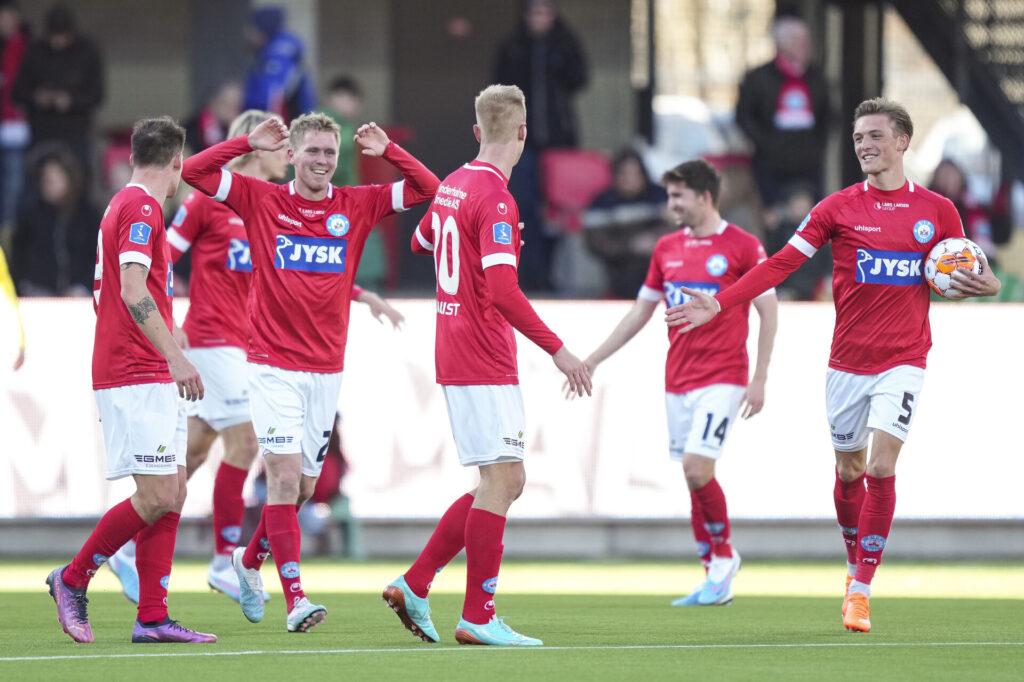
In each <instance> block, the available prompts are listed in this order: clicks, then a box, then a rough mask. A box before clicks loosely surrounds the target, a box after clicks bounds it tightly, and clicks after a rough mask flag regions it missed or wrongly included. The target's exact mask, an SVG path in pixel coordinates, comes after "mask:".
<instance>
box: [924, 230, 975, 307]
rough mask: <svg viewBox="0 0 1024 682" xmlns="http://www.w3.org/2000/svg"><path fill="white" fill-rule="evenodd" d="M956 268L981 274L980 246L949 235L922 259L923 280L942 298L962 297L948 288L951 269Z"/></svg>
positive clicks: (963, 238) (950, 279) (968, 240)
mask: <svg viewBox="0 0 1024 682" xmlns="http://www.w3.org/2000/svg"><path fill="white" fill-rule="evenodd" d="M957 268H963V269H964V270H971V271H973V272H975V273H977V274H981V268H982V253H981V247H979V246H978V245H977V244H975V243H974V242H972V241H971V240H970V239H967V238H966V237H950V238H949V239H943V240H942V241H941V242H939V243H938V244H936V245H935V246H933V247H932V250H931V251H929V252H928V255H927V256H925V259H924V281H925V282H927V283H928V286H929V287H931V289H932V291H934V292H935V293H937V294H938V295H939V296H942V297H943V298H949V299H960V298H964V296H963V294H961V293H960V292H959V291H957V290H956V289H952V288H950V286H949V285H950V283H951V282H952V275H953V271H954V270H956V269H957Z"/></svg>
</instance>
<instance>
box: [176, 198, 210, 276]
mask: <svg viewBox="0 0 1024 682" xmlns="http://www.w3.org/2000/svg"><path fill="white" fill-rule="evenodd" d="M200 196H202V195H201V194H199V193H198V192H192V193H191V194H189V195H188V196H187V197H185V201H183V202H181V206H179V207H178V211H177V212H176V213H175V214H174V218H173V219H172V220H171V224H170V225H169V226H168V227H167V244H168V245H169V246H170V247H171V262H173V263H177V262H178V259H179V258H181V257H182V255H184V253H185V252H186V251H188V250H189V249H190V248H192V244H193V243H194V242H195V240H196V237H197V236H198V235H199V230H200V229H202V226H203V224H204V222H205V221H204V220H203V217H202V212H203V210H202V209H203V207H202V205H201V204H200V200H199V197H200Z"/></svg>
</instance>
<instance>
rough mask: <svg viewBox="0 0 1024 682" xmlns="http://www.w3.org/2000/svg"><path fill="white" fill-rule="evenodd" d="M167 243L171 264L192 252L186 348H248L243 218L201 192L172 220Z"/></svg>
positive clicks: (247, 263) (247, 270)
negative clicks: (187, 345)
mask: <svg viewBox="0 0 1024 682" xmlns="http://www.w3.org/2000/svg"><path fill="white" fill-rule="evenodd" d="M167 241H168V243H169V244H170V246H171V259H172V260H173V261H174V262H177V261H178V258H180V257H181V256H182V255H183V254H184V253H185V252H186V251H188V250H189V249H191V250H192V277H191V279H190V281H189V298H190V304H189V308H188V314H187V315H186V316H185V324H184V325H182V328H183V329H184V330H185V333H186V334H187V335H188V342H189V345H191V346H193V347H196V348H210V347H214V346H235V347H237V348H242V349H244V348H246V347H247V345H248V340H249V316H248V312H247V310H246V299H247V298H248V296H249V283H250V281H251V280H252V259H251V258H250V256H249V237H248V235H247V234H246V232H245V224H244V223H243V222H242V219H241V218H239V217H238V214H236V213H235V212H234V211H232V210H231V209H230V208H228V207H227V206H225V205H224V204H221V203H218V202H216V201H214V200H213V199H211V198H209V197H208V196H206V195H205V194H203V193H202V192H192V193H191V194H189V195H188V196H187V197H185V201H184V202H183V203H182V204H181V206H180V207H179V208H178V212H177V213H176V214H175V215H174V220H172V221H171V226H170V227H169V228H168V229H167Z"/></svg>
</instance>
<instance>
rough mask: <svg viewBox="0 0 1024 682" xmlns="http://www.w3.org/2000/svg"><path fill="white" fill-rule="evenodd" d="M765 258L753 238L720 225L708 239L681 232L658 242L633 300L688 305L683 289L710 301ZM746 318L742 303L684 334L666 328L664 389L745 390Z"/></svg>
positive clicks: (727, 225)
mask: <svg viewBox="0 0 1024 682" xmlns="http://www.w3.org/2000/svg"><path fill="white" fill-rule="evenodd" d="M766 257H767V256H766V254H765V252H764V247H763V246H761V242H760V241H758V239H757V237H755V236H754V235H752V234H750V233H748V232H745V231H744V230H742V229H740V228H739V227H736V226H735V225H731V224H729V223H727V222H725V221H724V220H723V221H722V223H721V225H720V226H719V228H718V230H717V231H716V232H715V233H714V234H712V235H710V236H708V237H695V236H693V234H692V233H691V232H690V228H684V229H682V230H679V231H678V232H673V233H672V234H669V235H665V236H664V237H662V238H661V239H659V240H658V243H657V244H656V245H655V246H654V253H653V254H651V265H650V268H649V269H648V270H647V279H645V280H644V284H643V286H642V287H641V288H640V293H639V294H638V295H639V296H640V297H641V298H645V299H647V300H649V301H660V300H661V299H663V298H664V299H665V305H666V306H668V307H672V306H676V305H682V304H683V303H685V302H686V301H687V300H689V298H690V297H689V296H688V295H686V294H684V293H683V292H682V291H681V290H680V287H683V286H685V287H687V288H689V289H696V290H698V291H703V292H705V293H707V294H711V295H712V296H713V295H715V294H717V293H718V292H719V291H721V290H723V289H725V288H726V287H728V286H729V285H731V284H732V283H733V282H735V281H736V280H738V279H739V278H740V277H741V276H742V275H743V274H744V273H745V272H748V271H749V270H751V269H752V268H753V267H754V266H755V265H757V264H758V263H760V262H761V261H763V260H765V258H766ZM749 313H750V304H749V303H745V304H743V305H739V306H735V307H733V308H730V309H728V310H726V311H724V312H722V314H720V315H718V316H717V317H716V318H715V319H714V320H712V321H711V322H709V323H708V324H706V325H704V326H703V327H698V328H697V329H694V330H693V331H691V332H689V333H688V334H680V333H679V330H678V329H677V328H674V327H669V330H668V339H669V346H668V358H667V359H666V361H665V390H666V391H667V392H669V393H686V392H687V391H692V390H694V389H696V388H700V387H702V386H708V385H710V384H735V385H737V386H746V385H747V380H748V379H749V361H748V360H747V333H748V327H749V325H748V323H747V320H748V318H749Z"/></svg>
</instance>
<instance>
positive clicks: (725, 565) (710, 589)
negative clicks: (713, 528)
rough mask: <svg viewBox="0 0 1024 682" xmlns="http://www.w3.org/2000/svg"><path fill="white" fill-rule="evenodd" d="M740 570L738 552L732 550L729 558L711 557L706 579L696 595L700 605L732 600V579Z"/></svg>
mask: <svg viewBox="0 0 1024 682" xmlns="http://www.w3.org/2000/svg"><path fill="white" fill-rule="evenodd" d="M739 570H740V553H739V552H737V551H736V550H735V549H733V550H732V557H731V558H720V557H712V559H711V565H710V566H709V567H708V579H707V582H705V583H704V589H702V590H701V592H700V595H699V596H698V597H697V603H698V604H699V605H700V606H724V605H725V604H728V603H729V602H731V601H732V579H733V578H734V577H736V573H737V571H739Z"/></svg>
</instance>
